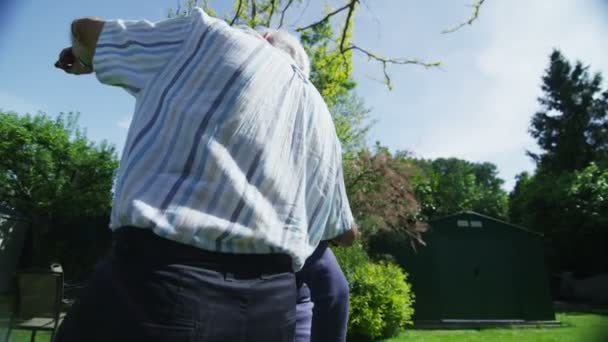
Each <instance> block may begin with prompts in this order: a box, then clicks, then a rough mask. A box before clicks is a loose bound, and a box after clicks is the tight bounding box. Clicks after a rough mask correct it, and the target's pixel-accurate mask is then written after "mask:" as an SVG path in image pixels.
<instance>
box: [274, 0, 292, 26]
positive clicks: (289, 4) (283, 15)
mask: <svg viewBox="0 0 608 342" xmlns="http://www.w3.org/2000/svg"><path fill="white" fill-rule="evenodd" d="M293 1H294V0H289V1H288V2H287V5H285V7H284V8H283V10H282V11H281V19H280V20H279V27H277V28H281V27H283V20H285V13H286V12H287V9H288V8H289V6H291V4H293Z"/></svg>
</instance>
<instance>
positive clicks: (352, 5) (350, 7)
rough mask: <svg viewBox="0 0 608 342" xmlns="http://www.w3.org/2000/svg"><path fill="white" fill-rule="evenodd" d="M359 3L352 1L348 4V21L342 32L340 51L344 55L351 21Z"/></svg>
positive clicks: (355, 0)
mask: <svg viewBox="0 0 608 342" xmlns="http://www.w3.org/2000/svg"><path fill="white" fill-rule="evenodd" d="M357 2H359V0H351V1H350V3H349V4H348V14H346V21H345V23H344V29H343V30H342V39H341V40H340V51H342V53H344V42H345V41H346V36H347V35H348V28H349V26H350V22H351V20H350V19H351V18H352V16H353V13H354V12H355V4H356V3H357Z"/></svg>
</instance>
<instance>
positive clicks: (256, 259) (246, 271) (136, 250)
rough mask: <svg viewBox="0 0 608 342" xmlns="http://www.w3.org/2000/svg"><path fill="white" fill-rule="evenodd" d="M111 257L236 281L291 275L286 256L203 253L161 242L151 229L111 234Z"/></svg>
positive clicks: (134, 229) (186, 246) (164, 240)
mask: <svg viewBox="0 0 608 342" xmlns="http://www.w3.org/2000/svg"><path fill="white" fill-rule="evenodd" d="M113 238H114V254H115V256H116V257H117V258H118V259H126V260H130V261H136V262H138V263H144V264H145V263H148V264H158V263H163V264H166V263H182V264H188V265H192V266H200V267H203V268H206V269H211V270H215V271H218V272H226V273H232V274H233V275H234V276H236V277H238V276H241V277H248V276H253V277H255V276H259V275H264V274H267V275H272V274H278V273H286V272H293V270H292V266H291V257H289V255H287V254H233V253H218V252H211V251H207V250H203V249H200V248H197V247H194V246H191V245H187V244H183V243H180V242H176V241H172V240H169V239H165V238H162V237H160V236H158V235H156V234H154V232H152V230H150V229H142V228H137V227H129V226H126V227H121V228H118V229H117V230H115V231H114V236H113Z"/></svg>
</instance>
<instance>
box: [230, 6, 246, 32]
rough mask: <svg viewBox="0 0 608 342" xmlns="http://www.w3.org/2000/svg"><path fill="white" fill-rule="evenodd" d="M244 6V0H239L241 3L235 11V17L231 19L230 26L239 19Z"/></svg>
mask: <svg viewBox="0 0 608 342" xmlns="http://www.w3.org/2000/svg"><path fill="white" fill-rule="evenodd" d="M242 7H243V0H239V4H238V5H237V7H236V12H235V13H234V18H232V20H231V21H230V26H232V25H234V23H236V21H237V20H238V19H239V16H240V15H241V8H242Z"/></svg>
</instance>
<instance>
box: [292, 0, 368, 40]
mask: <svg viewBox="0 0 608 342" xmlns="http://www.w3.org/2000/svg"><path fill="white" fill-rule="evenodd" d="M356 1H358V0H352V1H351V2H356ZM351 2H349V3H348V4H346V5H344V6H342V7H340V8H338V9H337V10H335V11H333V12H329V13H327V15H326V16H324V17H323V18H322V19H321V20H317V21H315V22H314V23H312V24H310V25H307V26H304V27H298V28H297V29H296V32H302V31H304V30H308V29H309V28H313V27H315V26H317V25H319V24H321V23H323V22H325V21H326V20H328V19H329V18H331V17H333V16H334V15H336V14H338V13H340V12H342V11H344V10H346V9H348V8H350V6H351Z"/></svg>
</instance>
